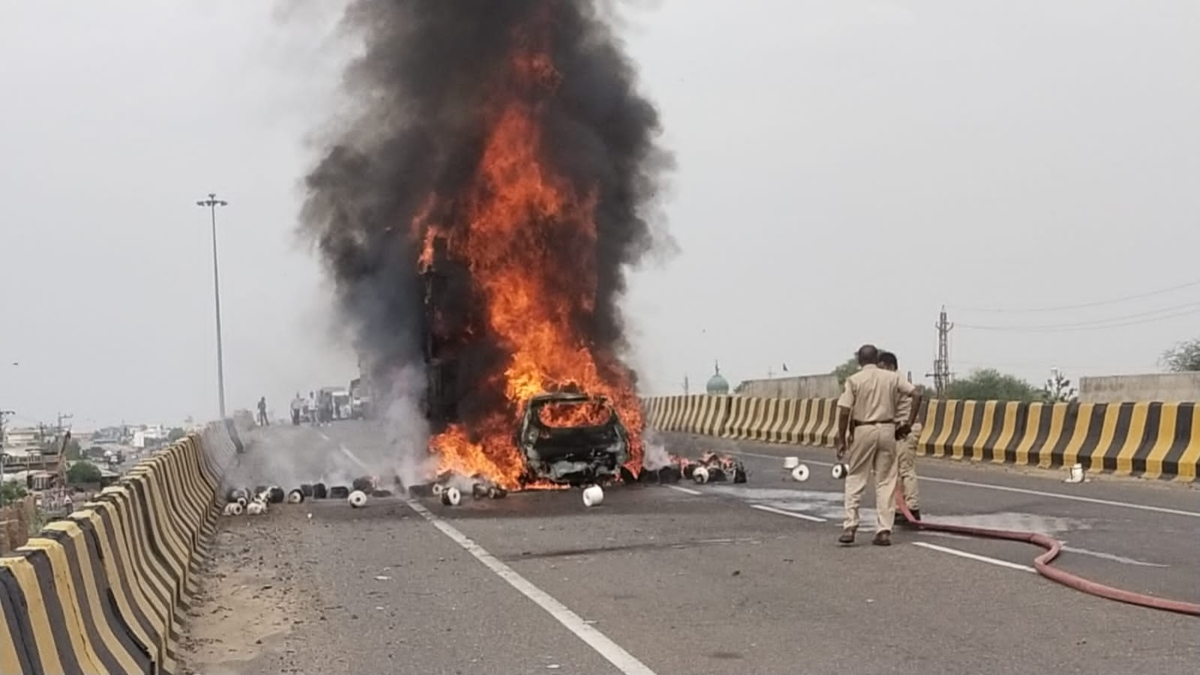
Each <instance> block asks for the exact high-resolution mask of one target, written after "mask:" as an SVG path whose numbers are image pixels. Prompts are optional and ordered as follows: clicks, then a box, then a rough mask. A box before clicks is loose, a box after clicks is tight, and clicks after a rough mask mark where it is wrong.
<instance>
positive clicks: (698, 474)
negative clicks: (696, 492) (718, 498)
mask: <svg viewBox="0 0 1200 675" xmlns="http://www.w3.org/2000/svg"><path fill="white" fill-rule="evenodd" d="M692 480H694V481H696V482H697V483H699V484H700V485H704V484H705V483H707V482H708V469H706V468H704V467H702V466H698V467H696V470H695V471H693V472H692Z"/></svg>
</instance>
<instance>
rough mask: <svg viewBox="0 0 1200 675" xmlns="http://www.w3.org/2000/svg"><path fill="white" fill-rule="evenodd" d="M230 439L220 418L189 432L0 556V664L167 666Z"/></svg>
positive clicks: (13, 667) (235, 437)
mask: <svg viewBox="0 0 1200 675" xmlns="http://www.w3.org/2000/svg"><path fill="white" fill-rule="evenodd" d="M240 446H241V440H240V437H239V434H238V430H237V428H236V427H235V426H232V425H227V424H224V423H218V424H214V425H211V426H209V427H208V428H207V429H205V430H204V431H203V432H202V433H199V434H191V435H189V436H187V437H186V438H183V439H181V440H180V441H178V442H176V443H173V444H172V445H170V446H168V447H167V448H165V449H164V450H161V451H158V452H156V453H154V454H153V455H151V456H149V457H147V458H146V459H144V460H142V461H141V462H140V463H138V464H137V465H136V466H135V467H134V468H133V469H131V470H130V471H129V472H128V473H127V474H126V475H125V476H123V477H122V478H121V480H120V481H119V482H118V483H117V484H116V485H113V486H110V487H108V488H105V489H104V490H102V491H101V492H100V493H99V494H98V495H96V496H95V497H94V498H93V499H92V500H91V501H89V502H87V503H85V504H84V505H83V506H82V507H81V508H79V509H78V510H76V511H75V512H73V513H71V514H70V515H68V516H66V517H65V518H62V519H59V520H55V521H53V522H51V523H49V524H47V525H46V526H45V527H44V528H42V530H41V532H39V533H38V535H37V536H35V537H33V538H31V539H30V540H29V541H28V542H26V544H25V545H24V546H22V547H20V548H18V549H17V550H15V551H13V552H12V553H10V554H8V555H5V556H3V557H0V629H2V630H0V673H4V675H9V674H10V673H13V674H16V673H21V674H26V673H29V674H38V675H43V674H44V675H50V674H58V673H63V674H74V673H166V674H170V673H174V672H177V670H178V667H177V663H176V655H175V649H176V645H177V642H178V639H179V635H180V618H181V617H180V610H183V609H186V608H187V606H188V601H189V599H190V598H191V597H192V596H193V595H194V593H195V592H196V590H197V587H196V572H197V567H198V565H199V564H200V563H201V562H202V561H203V560H204V559H205V558H206V557H207V555H208V542H209V541H210V538H211V536H212V535H213V533H214V531H215V530H214V528H215V520H216V516H217V496H218V493H219V487H220V478H221V475H222V473H223V471H224V467H225V466H226V464H227V463H228V461H229V460H230V458H232V456H233V454H234V453H235V452H237V448H238V447H240Z"/></svg>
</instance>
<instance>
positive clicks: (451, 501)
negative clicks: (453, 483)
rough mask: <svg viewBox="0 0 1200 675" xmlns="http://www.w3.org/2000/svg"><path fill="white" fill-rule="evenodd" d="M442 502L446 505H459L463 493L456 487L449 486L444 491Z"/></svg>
mask: <svg viewBox="0 0 1200 675" xmlns="http://www.w3.org/2000/svg"><path fill="white" fill-rule="evenodd" d="M442 503H443V504H445V505H446V506H458V505H459V504H461V503H462V493H461V492H459V491H458V488H456V487H448V488H446V490H445V491H444V492H442Z"/></svg>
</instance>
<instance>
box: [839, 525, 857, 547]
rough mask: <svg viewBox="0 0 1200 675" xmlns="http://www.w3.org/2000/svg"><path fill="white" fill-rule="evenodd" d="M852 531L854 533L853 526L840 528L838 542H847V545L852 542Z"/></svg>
mask: <svg viewBox="0 0 1200 675" xmlns="http://www.w3.org/2000/svg"><path fill="white" fill-rule="evenodd" d="M854 533H855V528H853V527H847V528H846V529H844V530H842V536H840V537H838V543H839V544H847V545H848V544H853V543H854Z"/></svg>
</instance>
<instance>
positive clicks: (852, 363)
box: [831, 357, 858, 387]
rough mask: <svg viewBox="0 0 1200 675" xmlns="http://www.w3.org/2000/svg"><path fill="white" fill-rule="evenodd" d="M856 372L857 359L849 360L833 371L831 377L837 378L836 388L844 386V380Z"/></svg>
mask: <svg viewBox="0 0 1200 675" xmlns="http://www.w3.org/2000/svg"><path fill="white" fill-rule="evenodd" d="M857 372H858V359H857V358H853V357H852V358H850V359H847V360H846V362H845V363H843V364H842V365H840V366H838V367H837V368H834V369H833V372H832V373H831V374H832V375H836V376H837V380H838V386H839V387H840V386H842V385H843V384H846V378H848V377H850V376H851V375H853V374H855V373H857Z"/></svg>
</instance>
